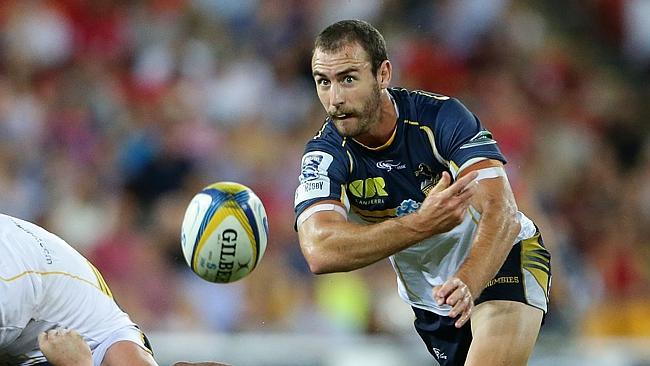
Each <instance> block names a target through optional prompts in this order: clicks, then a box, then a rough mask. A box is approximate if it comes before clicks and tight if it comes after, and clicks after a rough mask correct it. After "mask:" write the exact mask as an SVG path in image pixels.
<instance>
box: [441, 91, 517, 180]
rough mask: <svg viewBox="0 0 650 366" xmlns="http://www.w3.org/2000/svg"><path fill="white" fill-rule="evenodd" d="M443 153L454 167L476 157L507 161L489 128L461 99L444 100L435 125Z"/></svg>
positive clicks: (445, 158)
mask: <svg viewBox="0 0 650 366" xmlns="http://www.w3.org/2000/svg"><path fill="white" fill-rule="evenodd" d="M434 136H435V140H436V146H437V148H438V153H439V154H440V156H441V157H442V158H443V159H444V160H446V161H448V162H449V164H450V166H451V167H452V169H454V170H458V168H460V167H462V166H463V164H465V163H466V162H467V161H469V160H471V159H474V158H488V159H495V160H500V161H502V162H503V163H505V162H506V159H505V157H504V156H503V154H502V153H501V151H500V150H499V147H498V146H497V142H496V141H495V140H494V139H493V138H492V134H491V133H490V131H488V130H486V129H485V128H483V126H481V122H480V121H479V119H478V118H477V117H476V116H475V115H474V114H472V112H470V111H469V110H468V109H467V108H466V107H465V106H464V105H463V104H462V103H461V102H459V101H458V100H456V99H453V98H452V99H450V100H448V101H446V102H444V103H443V104H442V106H441V107H440V110H439V112H438V116H437V118H436V123H435V126H434Z"/></svg>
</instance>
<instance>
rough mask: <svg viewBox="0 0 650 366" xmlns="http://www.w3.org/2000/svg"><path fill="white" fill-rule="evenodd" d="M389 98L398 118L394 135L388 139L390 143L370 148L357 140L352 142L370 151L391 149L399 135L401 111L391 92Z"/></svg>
mask: <svg viewBox="0 0 650 366" xmlns="http://www.w3.org/2000/svg"><path fill="white" fill-rule="evenodd" d="M388 96H389V97H390V101H391V102H392V103H393V108H395V115H396V116H397V118H395V128H393V133H392V134H391V135H390V138H389V139H388V141H386V142H385V143H384V144H383V145H381V146H377V147H370V146H366V145H364V144H362V143H361V142H359V141H357V140H355V139H352V140H354V142H356V143H357V144H359V145H361V146H363V147H364V148H366V149H368V150H372V151H378V150H383V149H385V148H387V147H389V146H390V145H391V144H392V143H393V141H394V140H395V136H396V135H397V125H398V124H399V123H397V122H399V109H397V103H395V98H393V95H392V94H391V93H390V92H388Z"/></svg>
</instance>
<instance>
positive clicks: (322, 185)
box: [294, 151, 334, 206]
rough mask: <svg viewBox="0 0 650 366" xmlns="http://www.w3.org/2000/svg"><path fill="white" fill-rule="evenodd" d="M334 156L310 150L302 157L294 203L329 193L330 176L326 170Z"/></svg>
mask: <svg viewBox="0 0 650 366" xmlns="http://www.w3.org/2000/svg"><path fill="white" fill-rule="evenodd" d="M333 160H334V158H333V157H332V155H330V154H328V153H326V152H324V151H310V152H308V153H306V154H305V155H304V156H303V157H302V163H301V168H300V185H299V186H298V189H296V195H295V200H294V205H295V206H297V205H299V204H300V203H302V202H305V201H307V200H310V199H314V198H320V197H327V196H329V194H330V178H329V175H328V172H327V170H328V169H329V167H330V165H331V164H332V161H333Z"/></svg>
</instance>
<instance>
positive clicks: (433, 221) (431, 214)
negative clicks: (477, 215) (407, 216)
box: [416, 171, 478, 235]
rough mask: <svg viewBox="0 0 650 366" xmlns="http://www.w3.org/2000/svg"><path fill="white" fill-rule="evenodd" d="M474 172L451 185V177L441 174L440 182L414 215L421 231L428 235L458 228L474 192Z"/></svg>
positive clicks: (447, 174)
mask: <svg viewBox="0 0 650 366" xmlns="http://www.w3.org/2000/svg"><path fill="white" fill-rule="evenodd" d="M477 176H478V173H476V172H474V171H473V172H470V173H468V174H466V175H465V176H463V177H461V178H459V179H458V180H457V181H456V182H454V183H451V176H450V175H449V173H448V172H443V173H442V176H441V177H440V181H438V183H437V184H436V185H435V187H433V189H431V192H429V194H428V195H427V197H426V198H425V199H424V202H422V205H421V206H420V209H419V210H418V211H416V214H417V215H418V216H419V217H420V220H421V226H422V228H421V229H422V230H426V231H427V234H428V235H435V234H440V233H444V232H447V231H449V230H451V229H453V228H454V227H456V226H458V225H459V224H460V223H461V222H463V219H464V218H465V214H466V210H467V208H468V207H469V204H470V199H471V198H472V196H473V195H474V193H475V191H476V184H473V182H474V179H476V177H477Z"/></svg>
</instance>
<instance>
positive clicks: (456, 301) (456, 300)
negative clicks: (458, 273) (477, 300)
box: [432, 277, 474, 328]
mask: <svg viewBox="0 0 650 366" xmlns="http://www.w3.org/2000/svg"><path fill="white" fill-rule="evenodd" d="M432 295H433V299H434V300H435V301H436V303H437V304H438V305H442V304H447V305H449V306H451V307H452V308H451V311H450V312H449V317H450V318H456V317H457V316H459V315H460V317H459V318H458V320H456V323H455V324H454V326H455V327H456V328H460V327H462V326H463V325H465V323H467V321H468V320H469V318H470V316H471V315H472V310H473V309H474V296H473V295H472V292H471V291H470V289H469V287H468V286H467V284H465V282H463V280H461V279H460V278H458V277H451V278H450V279H448V280H447V281H445V283H443V284H442V285H439V286H436V287H434V288H433V294H432Z"/></svg>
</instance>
